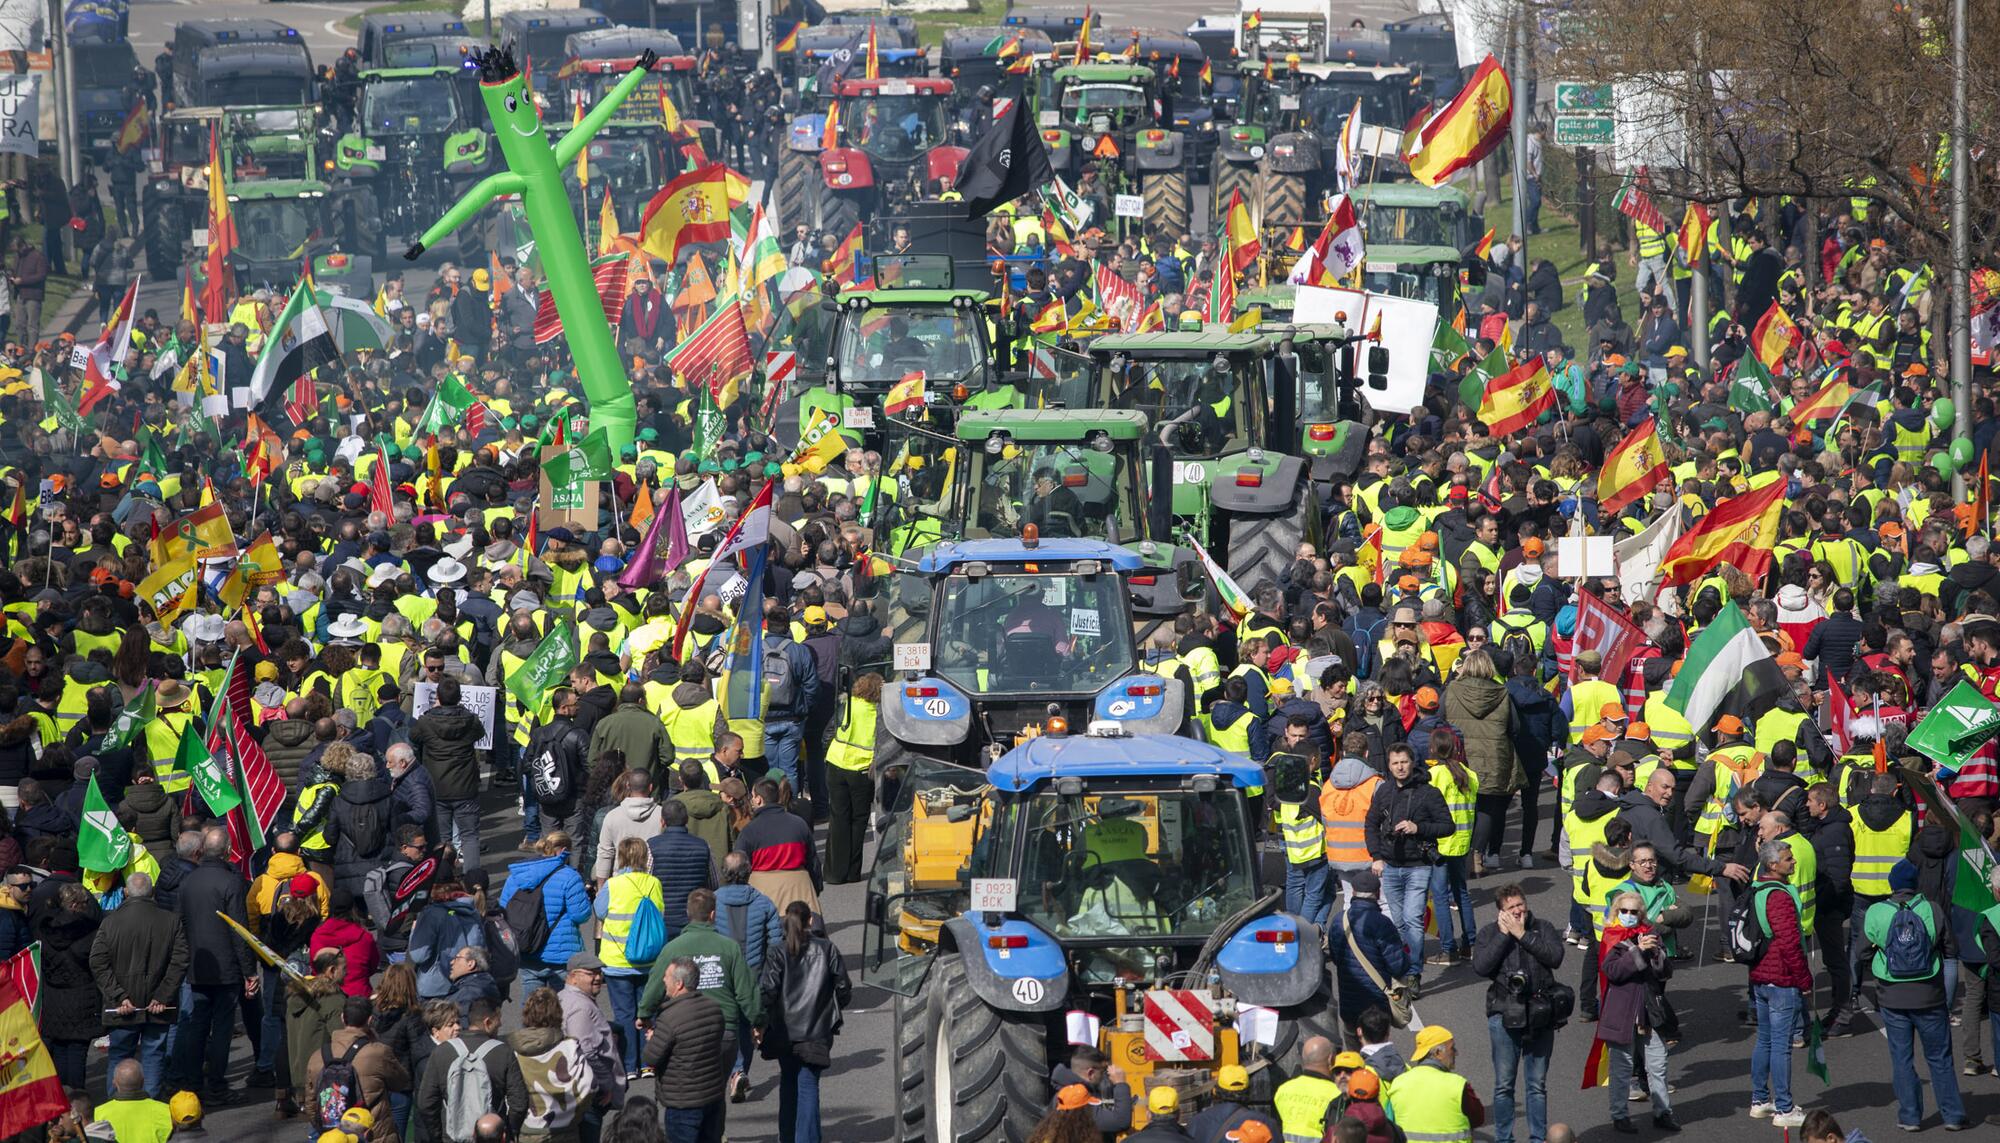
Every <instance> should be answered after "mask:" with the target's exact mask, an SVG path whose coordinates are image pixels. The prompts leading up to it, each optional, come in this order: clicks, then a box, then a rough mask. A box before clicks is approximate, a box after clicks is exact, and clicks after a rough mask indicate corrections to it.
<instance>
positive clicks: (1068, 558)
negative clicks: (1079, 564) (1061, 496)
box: [917, 539, 1144, 575]
mask: <svg viewBox="0 0 2000 1143" xmlns="http://www.w3.org/2000/svg"><path fill="white" fill-rule="evenodd" d="M1077 560H1102V561H1104V562H1105V563H1106V564H1108V565H1110V567H1111V569H1112V570H1113V571H1121V572H1132V571H1138V570H1139V568H1140V567H1141V566H1143V563H1144V561H1142V560H1141V559H1140V558H1139V556H1138V554H1137V553H1136V552H1132V551H1128V550H1127V549H1125V548H1121V547H1119V546H1118V545H1116V544H1107V543H1105V542H1104V541H1103V540H1069V539H1047V540H1042V541H1040V542H1038V543H1037V544H1036V545H1035V546H1034V547H1032V548H1031V547H1028V546H1027V545H1026V544H1023V543H1022V542H1021V541H1019V540H946V541H945V542H943V543H941V544H938V545H936V546H934V547H932V548H931V549H930V550H929V551H926V552H925V553H924V554H923V558H921V559H920V560H918V561H917V570H918V571H920V572H922V573H924V574H925V575H937V574H940V573H945V572H949V571H951V570H953V569H954V568H956V567H958V566H959V565H961V564H970V563H991V564H1019V563H1036V564H1065V563H1073V562H1075V561H1077Z"/></svg>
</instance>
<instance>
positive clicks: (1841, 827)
mask: <svg viewBox="0 0 2000 1143" xmlns="http://www.w3.org/2000/svg"><path fill="white" fill-rule="evenodd" d="M1805 810H1806V813H1805V816H1804V817H1801V818H1800V819H1799V821H1798V827H1799V832H1800V833H1802V834H1804V835H1805V837H1806V840H1807V841H1810V842H1812V847H1813V876H1814V887H1813V895H1814V897H1815V899H1816V902H1817V903H1816V904H1815V906H1814V909H1813V912H1814V924H1813V943H1814V944H1815V945H1817V946H1819V950H1820V955H1821V956H1823V957H1825V958H1826V974H1827V976H1828V977H1829V978H1831V979H1832V981H1833V1000H1832V1003H1831V1004H1829V1005H1828V1006H1827V1011H1828V1013H1829V1015H1828V1017H1827V1022H1826V1023H1827V1031H1828V1032H1829V1034H1831V1033H1833V1032H1835V1031H1836V1030H1837V1031H1839V1032H1842V1033H1844V1032H1845V1031H1846V1030H1847V1026H1848V1024H1849V1023H1850V1022H1851V1021H1852V1020H1853V1018H1854V974H1853V968H1852V965H1853V959H1852V958H1851V957H1850V956H1849V955H1848V952H1849V950H1848V930H1847V922H1848V915H1849V914H1850V913H1852V912H1853V910H1854V815H1853V814H1851V813H1849V812H1848V810H1847V807H1845V806H1843V805H1841V804H1840V794H1839V791H1838V790H1837V789H1836V787H1834V786H1832V785H1829V784H1826V783H1821V784H1820V785H1817V786H1814V787H1813V788H1812V789H1810V790H1807V791H1806V800H1805ZM1969 975H1976V974H1969ZM1981 983H1984V981H1983V980H1982V982H1981ZM1968 1000H1970V997H1968ZM1977 1010H1978V1009H1977V1007H1976V1006H1975V1007H1972V1008H1968V1009H1967V1011H1968V1012H1972V1011H1977Z"/></svg>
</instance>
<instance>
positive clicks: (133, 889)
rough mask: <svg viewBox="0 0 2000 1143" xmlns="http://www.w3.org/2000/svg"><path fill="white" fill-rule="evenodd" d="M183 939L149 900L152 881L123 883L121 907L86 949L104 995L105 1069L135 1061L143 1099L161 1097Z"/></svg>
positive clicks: (184, 962)
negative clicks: (140, 1071)
mask: <svg viewBox="0 0 2000 1143" xmlns="http://www.w3.org/2000/svg"><path fill="white" fill-rule="evenodd" d="M187 968H188V943H187V934H186V933H185V932H183V931H182V928H181V919H180V917H179V916H177V915H175V914H174V913H171V912H168V911H167V910H165V909H162V908H160V906H159V905H158V904H156V903H155V902H154V900H153V879H152V878H151V877H149V876H147V875H146V874H144V873H134V874H132V875H131V876H130V877H127V878H126V879H125V903H124V904H122V905H120V906H118V907H117V908H116V909H113V910H111V912H109V913H107V914H105V917H104V923H103V924H102V925H101V926H99V927H98V930H97V937H96V939H95V940H94V941H93V942H92V943H91V946H90V970H91V972H92V973H94V974H95V975H96V976H97V987H98V989H99V991H101V992H103V993H104V1009H105V1012H104V1024H105V1027H106V1028H107V1029H108V1030H109V1032H110V1036H111V1054H110V1056H109V1057H108V1059H107V1062H106V1065H105V1066H106V1067H107V1068H108V1069H112V1070H116V1068H117V1067H118V1064H119V1062H120V1061H123V1060H127V1059H131V1058H132V1057H134V1056H136V1057H138V1059H139V1063H140V1065H141V1066H142V1067H143V1068H144V1069H145V1075H146V1094H147V1095H149V1096H151V1097H153V1098H154V1099H158V1098H160V1096H161V1095H162V1094H165V1088H164V1086H163V1082H164V1080H165V1078H166V1076H165V1075H164V1073H165V1071H166V1063H167V1033H168V1032H169V1031H171V1030H172V1029H173V1023H174V1017H173V1010H174V1008H176V1007H177V1006H178V1005H179V1004H180V994H181V978H182V977H185V976H186V975H187Z"/></svg>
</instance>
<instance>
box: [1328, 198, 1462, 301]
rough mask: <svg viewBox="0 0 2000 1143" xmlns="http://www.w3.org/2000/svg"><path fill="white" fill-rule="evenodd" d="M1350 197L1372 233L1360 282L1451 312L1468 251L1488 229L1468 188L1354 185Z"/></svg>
mask: <svg viewBox="0 0 2000 1143" xmlns="http://www.w3.org/2000/svg"><path fill="white" fill-rule="evenodd" d="M1350 197H1351V198H1352V199H1353V201H1354V213H1355V216H1356V217H1357V218H1358V219H1359V220H1360V222H1361V228H1362V231H1363V233H1365V234H1366V235H1367V236H1368V261H1367V263H1366V264H1365V265H1364V266H1363V267H1362V271H1361V278H1362V284H1363V285H1364V286H1366V287H1367V289H1369V290H1370V291H1373V292H1375V293H1378V294H1394V295H1396V296H1397V297H1399V298H1418V299H1421V300H1423V301H1427V302H1432V303H1435V304H1436V305H1437V307H1438V309H1439V312H1449V309H1450V306H1451V305H1452V304H1453V303H1454V302H1456V301H1457V300H1458V293H1459V271H1460V268H1461V267H1462V266H1463V265H1464V264H1465V262H1466V252H1467V251H1469V250H1471V249H1472V248H1473V247H1474V246H1475V245H1477V243H1478V239H1479V236H1480V235H1481V234H1483V233H1485V222H1484V219H1482V218H1481V216H1479V215H1478V214H1475V213H1473V210H1472V200H1471V199H1470V198H1469V197H1468V196H1467V195H1466V193H1465V192H1464V191H1463V190H1460V189H1459V188H1457V187H1455V186H1441V187H1426V186H1420V185H1418V184H1416V183H1371V184H1369V185H1367V186H1361V187H1356V188H1355V189H1354V193H1353V194H1352V195H1351V196H1350ZM1473 261H1474V262H1475V263H1476V262H1477V261H1478V259H1474V260H1473Z"/></svg>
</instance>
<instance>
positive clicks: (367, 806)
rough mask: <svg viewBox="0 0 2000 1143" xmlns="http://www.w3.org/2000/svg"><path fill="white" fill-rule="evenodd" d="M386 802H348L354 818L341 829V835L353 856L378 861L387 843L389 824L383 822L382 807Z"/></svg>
mask: <svg viewBox="0 0 2000 1143" xmlns="http://www.w3.org/2000/svg"><path fill="white" fill-rule="evenodd" d="M386 804H387V803H386V802H349V803H348V805H349V806H351V807H353V811H354V816H353V817H352V818H351V819H349V821H348V822H347V823H346V824H345V825H344V826H343V827H342V829H341V831H340V832H341V833H342V834H344V835H345V836H346V838H347V843H348V844H349V845H351V846H353V847H354V856H355V857H357V858H367V859H369V860H374V859H378V858H380V857H381V856H382V847H383V846H384V845H386V844H388V841H389V823H388V822H387V821H386V820H385V817H384V814H383V812H382V807H383V806H384V805H386Z"/></svg>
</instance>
